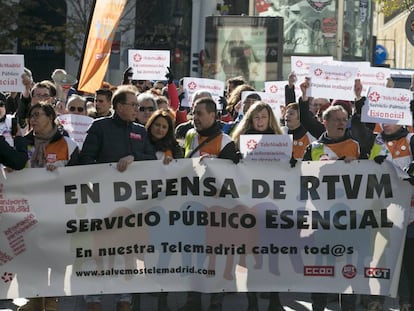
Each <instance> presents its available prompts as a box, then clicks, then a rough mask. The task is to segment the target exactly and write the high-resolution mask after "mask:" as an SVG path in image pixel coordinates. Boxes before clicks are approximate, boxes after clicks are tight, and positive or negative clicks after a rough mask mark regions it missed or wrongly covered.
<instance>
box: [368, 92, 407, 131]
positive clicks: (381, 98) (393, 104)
mask: <svg viewBox="0 0 414 311" xmlns="http://www.w3.org/2000/svg"><path fill="white" fill-rule="evenodd" d="M412 99H413V95H412V92H410V91H409V90H406V89H392V88H387V87H380V86H374V87H370V88H369V90H368V94H367V98H366V101H365V105H364V106H363V107H362V113H361V120H362V122H370V123H392V124H400V125H412V122H413V118H412V114H411V111H410V101H411V100H412Z"/></svg>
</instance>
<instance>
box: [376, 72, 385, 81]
mask: <svg viewBox="0 0 414 311" xmlns="http://www.w3.org/2000/svg"><path fill="white" fill-rule="evenodd" d="M375 76H376V77H377V80H384V79H385V75H384V73H382V72H378V73H377V74H376V75H375Z"/></svg>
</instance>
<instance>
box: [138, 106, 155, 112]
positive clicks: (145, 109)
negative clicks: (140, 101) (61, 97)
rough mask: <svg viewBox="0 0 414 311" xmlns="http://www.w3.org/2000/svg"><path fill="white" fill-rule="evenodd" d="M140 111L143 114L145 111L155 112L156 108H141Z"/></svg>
mask: <svg viewBox="0 0 414 311" xmlns="http://www.w3.org/2000/svg"><path fill="white" fill-rule="evenodd" d="M138 110H139V111H141V112H144V111H149V112H153V111H155V108H154V107H139V108H138Z"/></svg>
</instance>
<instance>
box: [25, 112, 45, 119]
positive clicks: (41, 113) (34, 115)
mask: <svg viewBox="0 0 414 311" xmlns="http://www.w3.org/2000/svg"><path fill="white" fill-rule="evenodd" d="M45 115H46V114H45V113H43V112H39V111H36V112H33V113H32V114H30V116H29V119H39V117H40V116H45Z"/></svg>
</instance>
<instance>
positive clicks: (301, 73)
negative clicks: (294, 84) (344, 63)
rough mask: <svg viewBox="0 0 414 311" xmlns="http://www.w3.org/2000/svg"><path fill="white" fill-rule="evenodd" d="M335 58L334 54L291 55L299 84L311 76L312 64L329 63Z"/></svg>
mask: <svg viewBox="0 0 414 311" xmlns="http://www.w3.org/2000/svg"><path fill="white" fill-rule="evenodd" d="M332 60H333V57H332V56H319V57H318V56H291V57H290V65H291V68H292V69H291V70H292V71H294V72H295V74H296V76H297V78H298V82H299V84H300V83H302V82H304V81H305V77H309V67H310V65H311V64H319V65H328V64H331V62H332Z"/></svg>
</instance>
